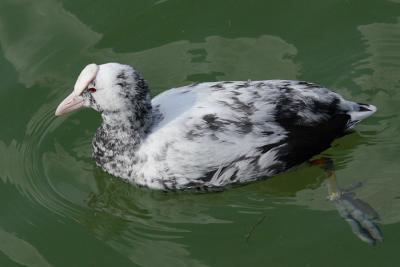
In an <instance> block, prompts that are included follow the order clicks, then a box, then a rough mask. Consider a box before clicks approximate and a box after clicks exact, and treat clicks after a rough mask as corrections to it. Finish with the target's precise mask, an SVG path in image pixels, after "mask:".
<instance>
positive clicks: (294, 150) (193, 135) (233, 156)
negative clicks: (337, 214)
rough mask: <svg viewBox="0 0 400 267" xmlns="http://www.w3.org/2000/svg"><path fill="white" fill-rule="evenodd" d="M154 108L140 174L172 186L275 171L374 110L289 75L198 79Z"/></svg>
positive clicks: (313, 151)
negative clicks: (259, 78)
mask: <svg viewBox="0 0 400 267" xmlns="http://www.w3.org/2000/svg"><path fill="white" fill-rule="evenodd" d="M152 106H153V114H154V116H153V125H152V127H151V129H150V133H149V135H148V137H147V138H146V140H145V141H144V142H143V144H142V145H141V147H140V149H139V150H138V152H137V155H138V156H139V158H142V159H143V160H142V162H143V163H142V164H139V165H138V166H137V169H136V170H135V175H137V177H138V178H137V182H139V183H142V184H144V185H149V183H153V187H159V188H166V189H179V188H187V187H220V186H225V185H227V184H231V183H243V182H249V181H251V180H255V179H257V178H260V177H265V176H272V175H275V174H277V173H279V172H282V171H285V170H287V169H288V168H290V167H292V166H294V165H297V164H300V163H302V162H304V161H305V160H307V159H309V158H310V157H312V156H313V155H315V154H318V153H320V152H322V151H323V150H325V149H326V148H328V147H329V145H330V143H331V142H332V141H333V139H335V138H336V137H338V136H339V135H341V134H343V133H344V131H346V129H348V128H349V127H351V126H352V124H353V123H356V119H355V118H361V117H363V116H365V115H370V113H371V114H372V113H373V112H374V111H375V110H372V108H371V107H372V106H369V105H360V104H356V103H354V102H350V101H346V100H344V99H343V98H342V97H341V96H339V95H338V94H336V93H333V92H331V91H329V90H328V89H326V88H323V87H321V86H319V85H316V84H312V83H307V82H301V81H286V80H270V81H247V82H214V83H202V84H195V85H191V86H185V87H181V88H176V89H171V90H168V91H166V92H164V93H162V94H160V95H159V96H157V97H155V98H154V99H153V100H152ZM368 110H369V111H368ZM155 185H156V186H155ZM150 186H151V185H150Z"/></svg>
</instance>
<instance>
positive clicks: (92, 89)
mask: <svg viewBox="0 0 400 267" xmlns="http://www.w3.org/2000/svg"><path fill="white" fill-rule="evenodd" d="M87 90H88V91H89V92H90V93H94V92H96V88H93V87H91V88H88V89H87Z"/></svg>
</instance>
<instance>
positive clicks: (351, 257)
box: [0, 0, 400, 267]
mask: <svg viewBox="0 0 400 267" xmlns="http://www.w3.org/2000/svg"><path fill="white" fill-rule="evenodd" d="M110 61H116V62H121V63H127V64H131V65H134V66H135V68H136V69H138V70H139V71H140V72H141V73H142V74H143V75H144V77H145V78H146V79H147V81H148V82H149V84H150V86H151V90H152V93H153V95H156V94H158V93H160V92H162V91H163V90H166V89H168V88H171V87H173V86H179V85H184V84H188V83H192V82H203V81H218V80H248V79H251V80H257V79H301V80H310V81H314V82H318V83H321V84H324V85H325V86H327V87H329V88H332V89H334V90H335V91H337V92H338V93H340V94H342V95H343V96H345V97H346V98H349V99H354V100H356V101H358V102H367V103H372V104H374V105H376V106H378V109H379V110H378V112H377V113H376V114H375V115H374V116H373V117H371V118H369V119H368V120H366V121H365V122H363V123H362V124H360V125H359V126H358V127H357V131H356V132H355V133H353V134H351V135H348V136H345V137H343V138H341V139H339V140H337V141H336V142H335V144H334V146H333V147H332V148H331V149H329V150H327V151H325V152H324V155H325V156H329V157H331V158H332V159H333V160H334V162H335V165H336V169H337V171H336V172H337V177H338V182H339V184H340V186H342V187H348V186H350V185H352V184H354V183H358V182H361V183H362V184H363V186H362V187H361V188H359V189H357V190H356V194H357V197H359V198H360V199H363V200H364V201H366V202H368V203H369V204H370V205H371V206H372V207H374V208H375V209H376V210H377V211H378V213H379V215H380V219H379V221H378V222H379V225H380V227H381V229H382V231H383V232H384V235H385V241H384V242H383V243H381V244H378V245H377V246H369V245H367V244H365V243H363V242H361V241H360V240H359V239H358V238H357V237H356V236H355V235H353V234H352V232H351V230H350V227H349V225H348V224H347V223H346V222H345V221H344V220H343V219H342V218H341V217H340V216H339V215H338V213H337V211H336V209H335V207H334V206H333V205H332V204H331V203H330V202H328V201H327V200H326V195H327V188H326V184H325V182H324V179H325V176H324V173H323V172H322V171H321V170H320V169H319V168H317V167H310V166H307V165H303V166H299V167H298V168H295V169H294V170H291V171H290V172H288V173H285V174H282V175H279V176H277V177H274V178H272V179H269V180H266V181H262V182H257V183H253V184H251V185H248V186H243V187H238V188H234V189H231V190H227V191H224V192H222V193H214V194H200V195H199V194H166V193H162V192H155V191H150V190H146V189H140V188H137V187H135V186H132V185H129V184H126V183H124V182H122V181H121V180H119V179H116V178H114V177H112V176H110V175H107V174H105V173H104V172H102V171H101V170H100V169H98V168H97V167H96V166H95V163H94V162H93V160H92V159H91V157H90V153H91V145H90V142H91V138H92V136H93V134H94V131H95V130H96V128H97V126H98V125H99V123H100V118H99V115H98V114H96V113H95V112H94V111H90V110H84V111H80V112H77V113H74V114H71V115H70V116H66V117H61V118H55V117H54V115H53V114H54V110H55V107H56V106H57V104H58V103H59V102H60V101H61V100H62V99H63V98H64V97H65V96H66V95H67V94H68V93H69V92H70V90H71V87H72V86H73V84H74V82H75V79H76V77H77V75H78V73H79V72H80V70H81V69H82V68H83V67H84V66H85V65H86V64H88V63H91V62H96V63H98V64H101V63H104V62H110ZM0 77H1V82H0V101H1V105H0V123H1V125H2V127H1V130H0V200H1V201H0V266H174V267H179V266H267V265H268V266H397V265H398V259H399V256H398V252H397V251H398V246H399V240H400V212H399V210H400V179H399V174H400V165H399V155H400V118H399V115H398V113H399V112H398V109H399V103H400V1H398V0H391V1H384V0H379V1H378V0H376V1H375V0H363V1H361V0H354V1H348V0H343V1H339V0H328V1H317V0H311V1H307V3H305V2H302V1H289V0H285V1H278V0H272V1H262V0H250V1H234V0H225V1H211V0H204V1H194V0H193V1H188V0H186V1H183V0H159V1H154V0H153V1H150V0H146V1H145V0H135V1H106V0H100V1H89V0H82V1H72V0H64V1H55V0H40V1H26V0H2V1H1V2H0Z"/></svg>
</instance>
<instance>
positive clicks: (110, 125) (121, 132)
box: [93, 97, 152, 178]
mask: <svg viewBox="0 0 400 267" xmlns="http://www.w3.org/2000/svg"><path fill="white" fill-rule="evenodd" d="M151 111H152V109H151V102H150V97H147V101H141V102H140V103H134V105H132V107H131V108H130V109H124V110H120V111H117V112H106V111H104V112H103V113H102V118H103V122H102V124H101V126H100V127H99V128H98V129H97V132H96V135H95V138H94V139H93V157H94V159H95V160H96V163H97V164H98V165H99V166H101V167H102V168H103V169H104V170H106V171H107V172H109V173H111V174H113V175H115V176H119V177H122V178H129V176H130V169H131V167H132V166H133V165H134V164H135V161H137V158H136V155H135V152H136V150H137V149H138V148H139V147H140V145H141V143H142V141H143V139H144V138H145V137H146V135H147V132H148V129H149V127H150V125H151V122H152V114H151Z"/></svg>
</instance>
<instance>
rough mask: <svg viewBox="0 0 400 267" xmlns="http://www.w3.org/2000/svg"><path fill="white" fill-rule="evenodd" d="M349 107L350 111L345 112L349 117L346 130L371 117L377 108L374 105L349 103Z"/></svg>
mask: <svg viewBox="0 0 400 267" xmlns="http://www.w3.org/2000/svg"><path fill="white" fill-rule="evenodd" d="M350 107H351V108H350V110H349V111H348V112H347V114H348V115H349V116H350V120H349V122H348V123H347V129H351V128H353V127H354V125H356V124H357V123H359V122H360V121H362V120H363V119H365V118H367V117H369V116H371V115H372V114H374V113H375V112H376V110H377V108H376V107H375V106H374V105H369V104H363V103H355V102H351V106H350Z"/></svg>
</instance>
